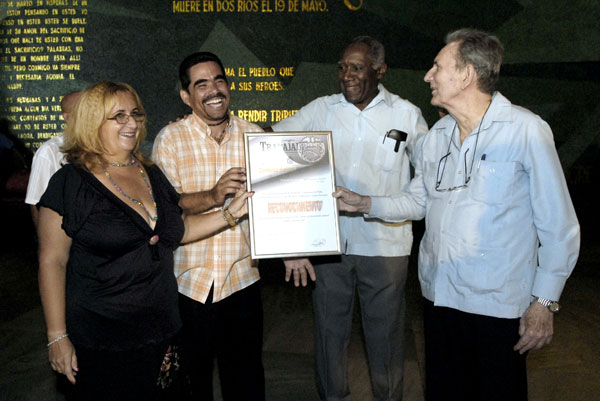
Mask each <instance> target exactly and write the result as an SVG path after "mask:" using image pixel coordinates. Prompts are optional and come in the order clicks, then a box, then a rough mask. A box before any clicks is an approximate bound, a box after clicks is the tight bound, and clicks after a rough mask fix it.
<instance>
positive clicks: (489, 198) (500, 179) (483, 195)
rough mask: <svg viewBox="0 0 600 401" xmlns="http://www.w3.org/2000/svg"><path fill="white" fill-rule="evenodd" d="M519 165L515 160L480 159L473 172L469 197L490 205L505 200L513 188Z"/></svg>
mask: <svg viewBox="0 0 600 401" xmlns="http://www.w3.org/2000/svg"><path fill="white" fill-rule="evenodd" d="M519 166H520V164H519V163H517V162H489V161H481V162H480V164H478V165H477V166H475V169H474V172H473V178H472V182H471V185H470V187H471V188H470V191H469V193H470V195H471V197H472V198H473V199H474V200H476V201H479V202H483V203H486V204H490V205H493V204H500V203H504V202H506V201H507V200H509V199H510V197H511V194H512V191H513V190H514V187H515V182H516V179H517V173H518V171H519V170H520V169H519Z"/></svg>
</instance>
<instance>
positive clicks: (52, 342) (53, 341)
mask: <svg viewBox="0 0 600 401" xmlns="http://www.w3.org/2000/svg"><path fill="white" fill-rule="evenodd" d="M67 337H69V333H65V334H63V335H62V336H58V337H56V338H55V339H54V340H52V341H50V342H49V343H48V344H46V347H50V346H51V345H52V344H55V343H57V342H59V341H60V340H62V339H63V338H67Z"/></svg>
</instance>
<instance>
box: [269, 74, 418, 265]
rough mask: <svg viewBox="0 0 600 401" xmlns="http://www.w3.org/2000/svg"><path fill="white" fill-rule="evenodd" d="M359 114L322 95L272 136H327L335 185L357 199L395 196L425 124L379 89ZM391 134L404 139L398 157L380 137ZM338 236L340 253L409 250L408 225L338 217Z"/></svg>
mask: <svg viewBox="0 0 600 401" xmlns="http://www.w3.org/2000/svg"><path fill="white" fill-rule="evenodd" d="M378 89H379V93H378V94H377V96H376V97H375V98H374V99H373V100H372V101H371V103H369V105H368V106H367V107H365V109H364V110H362V111H361V110H359V109H358V108H357V107H356V106H355V105H353V104H351V103H349V102H348V101H346V99H345V98H344V95H343V94H341V93H340V94H336V95H332V96H324V97H320V98H318V99H315V100H313V101H312V102H310V103H309V104H307V105H306V106H304V107H302V108H301V109H300V110H299V111H298V112H297V113H296V114H294V115H293V116H291V117H289V118H286V119H285V120H282V121H280V122H279V123H277V124H275V125H274V126H273V130H274V131H279V132H282V131H285V132H289V131H331V132H332V137H333V149H334V159H335V170H336V174H335V175H336V184H337V185H341V186H343V187H346V188H349V189H351V190H353V191H356V192H358V193H361V194H369V195H373V196H378V197H384V198H387V197H392V196H397V195H399V194H400V193H401V191H402V190H403V189H406V188H407V186H408V184H409V182H410V165H409V162H410V161H409V158H410V157H412V156H413V155H414V153H415V152H414V148H415V146H416V143H417V141H418V140H419V138H421V137H422V136H424V135H425V133H426V132H427V123H426V122H425V120H424V119H423V116H422V115H421V111H420V110H419V108H418V107H416V106H415V105H413V104H412V103H410V102H409V101H407V100H404V99H402V98H400V97H398V96H397V95H394V94H392V93H390V92H388V91H387V90H386V89H385V88H384V87H383V85H381V84H379V86H378ZM391 129H397V130H400V131H404V132H406V133H407V134H408V138H407V140H406V142H402V143H401V145H400V148H399V150H398V152H395V151H394V145H395V144H396V142H395V141H394V140H393V139H389V138H387V139H386V140H385V143H383V138H384V136H385V134H386V132H388V131H389V130H391ZM340 235H341V239H342V251H343V253H344V254H353V255H361V256H386V257H391V256H405V255H409V254H410V250H411V246H412V227H411V224H410V222H408V223H386V222H384V221H382V220H380V219H377V218H368V217H365V216H363V215H362V214H353V215H349V214H346V215H341V216H340Z"/></svg>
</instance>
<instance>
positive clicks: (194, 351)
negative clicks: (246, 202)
mask: <svg viewBox="0 0 600 401" xmlns="http://www.w3.org/2000/svg"><path fill="white" fill-rule="evenodd" d="M179 79H180V81H181V90H180V96H181V99H182V100H183V102H184V103H185V104H187V105H188V106H190V107H191V109H192V111H193V113H192V115H190V116H188V117H187V118H185V119H183V120H181V121H178V122H176V123H174V124H170V125H167V126H166V127H164V128H163V129H162V130H161V131H160V132H159V134H158V136H157V137H156V140H155V142H154V149H153V159H154V161H155V162H156V163H157V164H158V165H159V166H160V167H161V169H162V170H163V171H164V173H165V174H166V176H167V177H168V178H169V180H170V181H171V184H172V185H173V187H175V189H176V190H177V191H178V192H179V193H180V194H181V198H180V201H179V205H180V206H181V207H182V209H183V210H184V213H189V214H192V213H204V212H207V211H214V210H220V209H222V208H223V206H224V203H225V202H226V200H227V199H228V198H229V197H232V196H233V195H234V194H235V193H236V192H237V191H238V190H240V189H243V188H245V181H246V175H245V170H244V168H243V166H244V142H243V133H244V132H256V131H262V129H261V128H260V127H259V126H257V125H255V124H252V123H249V122H247V121H244V120H242V119H240V118H238V117H235V116H233V115H230V112H229V102H230V93H229V84H228V82H227V77H226V76H225V69H224V68H223V64H222V63H221V60H219V58H218V57H217V56H216V55H214V54H212V53H209V52H197V53H193V54H191V55H189V56H188V57H186V58H185V59H184V60H183V61H182V63H181V65H180V67H179ZM227 217H229V216H226V212H224V218H226V219H227ZM228 221H230V224H231V227H229V229H227V230H223V231H221V232H218V233H216V234H215V235H214V236H212V237H210V238H207V239H204V240H201V241H197V242H194V243H191V244H187V245H183V246H181V247H179V248H178V249H177V251H176V252H175V275H176V277H177V282H178V284H179V304H180V311H181V317H182V320H183V345H184V350H183V353H182V358H183V362H184V363H185V364H186V365H187V369H188V372H189V374H190V380H191V384H192V392H193V395H194V399H195V400H212V399H213V394H212V393H213V389H212V376H213V375H212V372H213V360H214V358H215V357H216V358H217V363H218V367H219V378H220V382H221V390H222V394H223V399H224V400H225V401H227V400H236V401H238V400H264V398H265V390H264V388H265V385H264V369H263V366H262V359H261V353H262V329H263V327H262V326H263V312H262V302H261V298H260V288H259V283H257V281H258V280H259V273H258V269H257V268H256V266H253V263H252V260H251V259H250V250H249V248H248V245H247V240H246V238H247V235H248V223H247V220H243V221H240V222H237V224H236V222H234V221H233V220H232V219H231V218H230V219H229V220H228ZM159 224H160V223H159Z"/></svg>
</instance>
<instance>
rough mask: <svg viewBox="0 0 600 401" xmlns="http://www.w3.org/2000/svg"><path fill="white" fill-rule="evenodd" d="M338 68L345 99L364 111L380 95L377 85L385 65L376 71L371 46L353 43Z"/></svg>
mask: <svg viewBox="0 0 600 401" xmlns="http://www.w3.org/2000/svg"><path fill="white" fill-rule="evenodd" d="M338 66H339V67H338V79H339V81H340V87H341V89H342V93H343V94H344V97H345V98H346V100H347V101H348V102H350V103H352V104H354V105H355V106H356V107H358V108H359V109H360V110H363V109H364V108H365V107H367V106H368V105H369V103H370V102H371V100H373V98H374V97H375V96H377V93H379V89H377V84H378V83H379V80H380V79H381V78H383V74H384V73H385V69H386V66H385V64H383V65H382V66H380V67H379V68H378V69H377V70H374V69H373V61H372V60H371V56H370V55H369V46H367V45H366V44H364V43H353V44H351V45H350V46H348V47H347V48H346V50H344V54H343V55H342V59H341V60H340V61H339V62H338Z"/></svg>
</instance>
